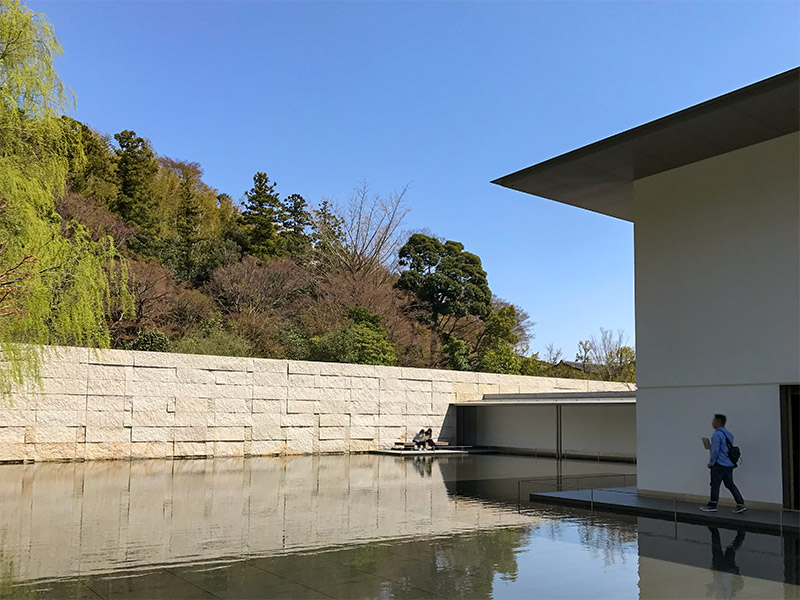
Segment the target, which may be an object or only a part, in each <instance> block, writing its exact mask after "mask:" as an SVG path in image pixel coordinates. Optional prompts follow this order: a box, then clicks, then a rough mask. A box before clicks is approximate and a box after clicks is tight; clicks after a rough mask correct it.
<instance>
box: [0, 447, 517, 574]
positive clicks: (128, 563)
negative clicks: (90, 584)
mask: <svg viewBox="0 0 800 600" xmlns="http://www.w3.org/2000/svg"><path fill="white" fill-rule="evenodd" d="M0 503H1V504H2V506H3V511H2V514H0V544H2V550H1V551H2V558H3V559H5V560H6V561H11V562H12V563H13V565H14V567H13V570H14V575H15V577H17V578H19V579H33V578H42V577H57V576H66V575H74V574H79V573H81V574H84V573H94V572H103V571H109V570H114V569H117V568H137V567H144V566H147V565H153V564H157V563H167V564H171V563H178V562H184V561H193V560H215V559H220V558H223V557H233V556H243V555H244V556H259V555H268V554H274V553H279V552H283V551H287V550H294V549H300V548H319V547H328V546H333V545H338V544H349V543H353V542H360V541H368V540H374V539H380V538H398V537H411V536H419V535H421V534H434V535H435V534H447V533H452V532H454V531H459V530H462V531H465V530H475V529H484V528H491V527H495V526H498V525H504V524H512V523H530V522H531V518H530V517H524V516H520V515H517V514H516V513H515V512H514V511H504V510H501V509H499V508H496V507H494V506H491V505H488V504H485V503H482V502H480V501H477V500H471V499H468V498H450V497H449V496H448V493H447V489H446V487H445V485H444V482H443V479H442V472H441V470H440V469H438V468H432V469H430V470H427V469H424V468H421V467H420V465H416V466H415V464H414V462H413V461H406V460H403V459H396V458H394V457H381V458H377V457H375V456H370V455H351V456H303V457H284V458H253V459H237V458H230V459H216V460H197V461H134V462H117V461H114V462H86V463H65V464H33V465H5V466H3V467H2V477H0Z"/></svg>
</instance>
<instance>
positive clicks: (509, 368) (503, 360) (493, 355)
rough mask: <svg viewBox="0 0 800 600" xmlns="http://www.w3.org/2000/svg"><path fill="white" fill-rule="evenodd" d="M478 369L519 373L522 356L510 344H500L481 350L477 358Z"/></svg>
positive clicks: (487, 371) (490, 371)
mask: <svg viewBox="0 0 800 600" xmlns="http://www.w3.org/2000/svg"><path fill="white" fill-rule="evenodd" d="M477 367H478V368H477V370H478V371H483V372H485V373H510V374H514V375H519V373H520V371H521V369H522V358H521V357H520V355H519V354H517V353H516V352H515V351H514V348H513V347H512V346H511V345H510V344H501V345H497V346H495V347H493V348H488V349H486V350H485V351H483V352H482V353H481V354H480V356H479V358H478V365H477Z"/></svg>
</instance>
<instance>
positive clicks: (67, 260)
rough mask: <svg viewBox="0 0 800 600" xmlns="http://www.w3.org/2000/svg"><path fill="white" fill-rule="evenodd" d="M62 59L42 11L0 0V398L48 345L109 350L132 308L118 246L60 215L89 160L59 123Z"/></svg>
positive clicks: (32, 371) (63, 105)
mask: <svg viewBox="0 0 800 600" xmlns="http://www.w3.org/2000/svg"><path fill="white" fill-rule="evenodd" d="M61 53H62V49H61V46H60V45H59V43H58V40H57V39H56V37H55V34H54V32H53V29H52V27H51V25H50V24H49V23H48V22H47V20H46V19H45V17H44V16H43V15H41V14H36V13H33V12H32V11H31V10H29V9H28V8H27V7H25V6H22V5H20V3H19V1H18V0H0V352H1V353H2V357H1V358H0V392H8V391H9V389H10V388H11V386H12V385H13V384H14V383H21V382H22V381H23V379H24V378H25V377H26V376H34V377H36V376H38V372H39V365H40V360H41V352H42V350H41V347H42V345H44V344H72V345H91V346H101V347H102V346H108V345H109V344H110V335H109V331H108V327H107V325H106V314H107V312H108V311H109V310H110V309H112V308H119V303H120V302H121V303H122V305H123V306H124V307H125V308H126V309H127V307H128V306H130V301H129V296H128V293H127V285H126V275H125V268H124V263H122V262H121V261H120V260H119V255H118V253H117V251H116V249H115V248H114V244H113V240H112V239H111V238H106V239H103V240H100V241H97V242H93V241H92V240H91V239H90V237H89V235H88V233H87V232H86V230H85V229H84V228H83V227H81V226H79V225H77V224H75V223H62V221H61V219H60V217H59V216H58V213H56V210H55V203H56V199H57V198H58V197H59V196H60V195H61V194H63V193H64V191H65V185H66V179H67V173H68V167H69V159H68V158H67V157H68V156H69V157H71V158H72V160H73V161H75V160H78V161H79V160H81V156H82V154H83V153H82V150H81V148H80V143H79V140H77V139H76V138H75V136H74V135H71V134H70V128H68V127H65V125H64V123H63V122H62V120H61V119H60V117H61V115H62V114H63V113H64V112H65V111H67V110H69V109H70V108H71V107H72V106H73V105H74V99H73V96H72V94H71V92H70V91H69V90H68V89H67V88H66V87H65V86H64V84H63V83H62V82H61V80H60V79H59V77H58V74H57V73H56V70H55V67H54V60H55V58H56V57H57V56H58V55H60V54H61ZM76 157H77V158H76Z"/></svg>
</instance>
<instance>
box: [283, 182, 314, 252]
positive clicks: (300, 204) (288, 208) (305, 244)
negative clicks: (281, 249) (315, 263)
mask: <svg viewBox="0 0 800 600" xmlns="http://www.w3.org/2000/svg"><path fill="white" fill-rule="evenodd" d="M283 205H284V217H283V230H282V232H281V237H283V239H284V244H285V247H286V252H287V254H288V255H289V256H291V257H294V258H296V259H298V260H305V259H307V258H308V257H309V254H310V252H311V236H310V235H309V233H308V228H309V227H310V226H311V214H310V213H309V211H308V203H307V202H306V200H305V198H303V197H302V196H301V195H300V194H292V195H291V196H289V197H287V198H286V200H284V202H283Z"/></svg>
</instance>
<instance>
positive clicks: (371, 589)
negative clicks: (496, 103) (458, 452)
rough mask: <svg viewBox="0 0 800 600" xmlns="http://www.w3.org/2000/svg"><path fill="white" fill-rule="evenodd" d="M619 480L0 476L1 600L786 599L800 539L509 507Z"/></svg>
mask: <svg viewBox="0 0 800 600" xmlns="http://www.w3.org/2000/svg"><path fill="white" fill-rule="evenodd" d="M634 471H635V467H633V466H632V465H609V464H607V463H606V464H602V463H596V462H590V461H561V462H558V461H555V460H550V459H537V458H529V457H521V456H502V455H471V456H452V457H446V458H445V457H432V456H422V457H415V458H401V457H389V456H377V455H350V456H301V457H281V458H248V459H214V460H192V461H159V460H152V461H134V462H117V461H115V462H87V463H62V464H55V463H49V464H47V463H43V464H33V465H2V466H0V506H2V510H0V597H12V598H17V597H19V598H39V597H42V598H44V597H50V598H95V599H96V598H109V599H110V598H154V599H155V598H387V599H388V598H441V597H444V598H553V597H561V598H637V597H642V598H677V597H681V598H706V597H708V598H730V597H734V598H793V599H798V598H800V586H799V585H798V584H800V575H798V571H799V570H800V566H799V563H798V554H800V547H799V546H798V539H797V537H796V536H795V537H791V536H789V537H787V536H784V537H780V536H770V535H763V534H756V533H750V532H748V533H744V532H736V531H730V530H725V529H714V528H711V529H709V528H708V527H701V526H697V525H687V524H678V526H677V528H676V527H675V524H674V523H672V522H667V521H657V520H652V519H643V518H639V519H637V518H634V517H624V516H616V515H607V514H601V513H594V514H591V513H589V512H585V511H576V510H567V509H564V510H561V509H557V508H552V507H549V508H548V507H537V506H532V505H529V504H528V505H523V506H521V507H520V506H519V505H518V501H517V500H518V499H517V481H518V480H520V479H525V478H532V477H541V476H552V475H556V474H560V475H565V476H566V475H585V474H604V473H610V472H613V473H632V472H634Z"/></svg>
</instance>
